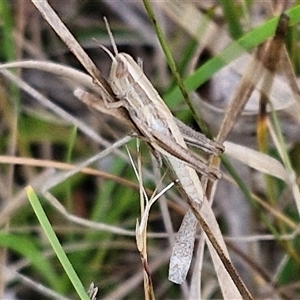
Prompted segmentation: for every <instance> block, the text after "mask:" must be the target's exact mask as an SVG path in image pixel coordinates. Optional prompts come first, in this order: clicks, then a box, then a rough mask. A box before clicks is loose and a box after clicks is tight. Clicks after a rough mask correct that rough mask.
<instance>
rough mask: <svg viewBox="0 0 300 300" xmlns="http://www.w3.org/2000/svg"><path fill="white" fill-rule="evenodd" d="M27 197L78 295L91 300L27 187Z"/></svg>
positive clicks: (35, 198)
mask: <svg viewBox="0 0 300 300" xmlns="http://www.w3.org/2000/svg"><path fill="white" fill-rule="evenodd" d="M26 192H27V197H28V199H29V201H30V204H31V206H32V208H33V210H34V212H35V214H36V216H37V218H38V220H39V222H40V224H41V226H42V228H43V230H44V232H45V234H46V236H47V238H48V240H49V242H50V244H51V246H52V248H53V250H54V252H55V254H56V255H57V257H58V259H59V261H60V262H61V264H62V266H63V268H64V270H65V271H66V273H67V275H68V277H69V279H70V281H71V282H72V284H73V286H74V288H75V290H76V292H77V294H78V295H79V297H80V299H82V300H90V298H89V296H88V295H87V293H86V291H85V289H84V287H83V285H82V283H81V281H80V279H79V278H78V276H77V274H76V272H75V270H74V269H73V266H72V264H71V263H70V261H69V259H68V257H67V255H66V253H65V252H64V250H63V248H62V246H61V244H60V243H59V240H58V238H57V236H56V234H55V232H54V231H53V229H52V226H51V224H50V222H49V220H48V218H47V216H46V214H45V212H44V210H43V207H42V205H41V203H40V201H39V199H38V197H37V195H36V194H35V192H34V190H33V189H32V187H31V186H27V187H26Z"/></svg>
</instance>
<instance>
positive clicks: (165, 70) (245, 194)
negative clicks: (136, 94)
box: [0, 0, 300, 299]
mask: <svg viewBox="0 0 300 300" xmlns="http://www.w3.org/2000/svg"><path fill="white" fill-rule="evenodd" d="M49 2H50V5H51V6H52V7H53V9H54V10H55V11H56V13H57V15H55V14H54V11H52V10H51V7H50V8H49V7H48V6H47V2H46V1H44V0H43V1H41V0H40V1H35V0H32V2H29V1H22V0H19V1H4V0H3V1H1V2H0V17H1V27H0V28H1V38H2V47H1V49H0V59H1V65H0V73H1V81H0V96H1V101H0V115H1V118H0V137H1V138H0V149H1V153H0V168H1V171H0V176H1V177H0V199H1V210H0V222H1V225H2V226H1V231H0V245H1V250H0V259H1V279H0V284H1V286H0V295H1V296H0V298H1V299H35V298H36V299H41V297H42V298H43V299H75V298H76V297H80V298H81V299H96V297H97V299H142V298H145V299H155V298H157V299H219V298H222V299H232V298H236V299H242V298H244V299H246V298H247V299H254V298H255V299H298V298H299V297H300V295H299V294H300V277H299V274H300V256H299V251H298V249H299V244H300V241H299V237H298V233H299V225H298V223H299V214H300V193H299V168H300V165H299V155H300V154H299V149H300V144H299V140H300V134H299V130H300V126H299V125H300V92H299V83H298V77H297V76H298V75H299V72H300V64H299V62H300V56H299V53H300V51H299V47H300V45H299V40H300V34H299V24H300V23H299V21H300V5H296V4H295V3H294V2H293V1H278V2H277V3H276V5H275V4H274V3H273V1H251V2H249V1H150V2H148V1H146V0H145V1H142V0H141V1H121V0H120V1H119V0H118V1H117V0H115V1H109V0H107V1H106V0H103V1H88V0H85V1H71V0H69V1H55V0H53V1H49ZM147 5H148V6H147ZM149 7H150V9H149ZM151 9H153V11H151ZM283 11H285V12H286V14H284V15H281V13H282V12H283ZM153 12H154V14H152V13H153ZM280 15H281V17H280V18H279V16H280ZM103 17H106V18H107V19H108V21H109V24H110V27H111V29H112V32H113V35H114V38H115V41H116V44H117V47H118V51H119V52H126V53H129V54H130V55H131V56H132V57H133V58H134V59H135V60H137V58H141V60H142V62H143V63H142V65H143V71H144V73H145V74H146V75H147V77H148V78H149V79H150V81H151V82H152V84H153V85H154V86H155V88H156V89H157V91H158V92H159V93H160V95H161V96H162V98H163V99H164V101H165V102H166V104H167V105H168V107H169V108H170V110H171V111H172V113H173V114H174V115H175V116H176V117H177V118H178V119H180V120H181V121H183V122H184V123H186V124H188V125H190V126H191V127H192V128H194V129H195V130H197V131H202V132H204V133H205V134H206V135H207V136H209V137H211V138H214V139H215V140H216V141H218V142H220V143H222V144H223V145H224V147H225V151H224V154H222V155H221V156H220V157H218V158H216V157H214V158H212V157H209V156H208V155H206V154H205V153H202V152H201V151H199V150H198V149H196V148H194V147H191V149H193V151H195V152H197V153H198V154H199V155H201V156H202V157H204V158H205V159H206V160H207V163H208V164H213V165H214V167H217V168H220V170H221V171H222V174H223V175H222V178H221V179H219V180H216V181H215V182H210V181H207V178H205V176H202V183H203V187H205V192H206V195H207V197H208V199H209V200H210V203H211V205H212V210H210V211H211V212H212V213H213V218H215V219H217V220H218V224H219V227H220V229H221V232H222V236H219V237H217V238H216V242H217V245H218V243H219V244H221V245H223V244H222V243H223V241H225V243H224V247H225V249H226V251H227V250H228V252H229V256H230V258H231V262H232V264H233V266H234V267H233V268H232V265H231V264H230V263H229V264H228V265H227V261H226V259H222V257H221V260H218V258H217V257H216V255H215V254H214V250H212V247H211V245H210V242H208V241H207V240H206V238H205V234H204V233H203V231H202V230H201V226H198V227H199V228H198V231H197V239H196V243H195V249H194V255H193V260H192V264H191V268H190V270H189V273H188V277H187V280H186V281H185V282H184V283H183V284H182V285H176V284H174V283H171V282H170V281H168V265H169V260H170V256H171V252H172V246H173V243H174V236H175V234H176V231H177V230H178V228H179V226H180V223H181V221H182V218H183V216H184V214H185V213H186V211H187V209H188V204H187V201H186V200H185V199H184V197H183V196H181V195H180V193H179V192H178V191H177V189H176V187H172V186H173V184H174V183H175V182H174V180H173V179H174V178H172V176H169V175H170V172H168V167H167V166H161V165H159V164H158V163H157V161H156V159H155V158H153V157H152V156H151V151H149V148H148V147H147V142H149V141H147V139H146V138H145V137H142V136H139V135H138V136H137V135H133V134H132V128H131V127H130V126H128V123H129V122H128V120H127V119H126V111H125V114H122V112H123V113H124V111H122V109H121V110H109V109H107V108H106V106H105V104H104V103H103V101H102V98H103V97H108V98H109V97H112V98H111V99H113V98H114V95H113V93H112V91H111V89H110V87H109V86H108V84H107V82H106V80H105V79H107V77H108V74H109V70H110V66H111V58H110V57H109V56H108V55H107V53H106V52H105V51H103V49H101V47H99V44H100V45H102V46H104V47H106V48H108V49H111V40H110V39H109V36H108V34H107V28H106V27H105V24H104V20H103ZM154 18H155V21H156V22H154V23H155V24H158V26H159V27H155V26H153V23H151V20H152V21H153V19H154ZM64 24H65V26H66V27H64ZM159 29H161V32H160V30H159ZM68 30H70V32H72V35H71V34H70V32H68ZM55 32H56V34H55ZM73 36H74V37H75V38H73ZM95 40H96V41H95ZM158 40H159V41H160V42H158ZM80 45H81V46H80ZM81 47H82V48H81ZM83 49H84V50H83ZM162 49H164V51H162ZM168 50H169V52H168ZM169 54H171V55H172V58H171V57H170V55H169ZM74 55H75V56H74ZM75 57H76V58H75ZM173 61H174V62H175V64H176V67H177V72H178V73H177V75H178V76H177V75H176V74H175V73H174V66H173V67H172V62H173ZM168 64H169V65H168ZM176 76H177V77H176ZM181 81H182V82H183V87H182V88H181V89H180V88H179V86H180V83H181ZM124 116H125V117H124ZM194 146H195V145H194ZM152 150H153V149H152ZM29 185H30V186H31V187H32V188H33V189H31V188H27V190H25V187H26V186H29ZM26 191H27V194H26ZM34 193H36V194H37V196H38V199H37V198H36V196H35V194H34ZM27 196H29V198H30V201H31V202H30V201H29V200H28V197H27ZM148 198H149V199H148ZM39 201H40V202H39ZM30 203H31V204H32V205H30ZM40 204H41V206H40ZM208 209H210V207H209V208H207V210H208ZM43 210H44V211H45V212H46V216H47V217H46V216H45V215H43ZM206 214H208V213H207V211H203V209H202V210H201V212H200V215H201V216H202V215H203V216H204V219H205V218H207V217H206ZM201 216H200V217H201ZM37 217H38V218H39V221H38V219H37ZM47 218H48V219H49V220H50V223H49V224H48V223H47ZM137 220H138V221H137ZM205 220H206V219H205ZM50 224H51V225H50ZM201 224H202V223H201ZM48 225H49V227H50V228H49V227H47V226H48ZM202 226H203V224H202ZM219 227H218V228H217V229H215V228H211V229H212V233H213V236H214V233H215V230H216V232H219V231H218V230H219ZM52 229H53V230H54V232H55V233H56V236H57V237H58V240H59V242H60V244H61V245H62V246H63V247H62V249H63V250H62V249H60V248H59V245H58V244H55V243H56V242H58V240H57V241H56V240H55V237H53V236H52V239H51V238H50V242H49V240H48V239H49V232H51V230H52ZM205 232H206V234H207V235H209V234H208V233H207V231H205ZM50 235H51V234H50ZM209 240H210V241H213V238H209ZM225 244H226V246H225ZM51 245H52V246H53V245H56V246H54V250H53V248H52V247H51ZM213 247H214V249H216V248H217V246H215V245H213ZM60 251H62V252H63V253H62V254H61V255H62V256H59V255H60V254H59V253H61V252H60ZM226 251H225V254H226ZM217 252H218V251H217ZM65 254H66V257H68V259H69V261H70V263H71V264H70V265H68V262H66V261H67V258H66V257H64V255H65ZM219 254H220V253H219V252H218V255H219ZM57 256H58V257H59V259H57ZM226 256H227V254H226V255H225V258H226ZM61 257H63V258H61ZM65 262H66V265H67V267H66V265H64V263H65ZM62 265H63V266H64V267H62ZM73 269H74V270H75V272H76V273H77V275H78V277H79V278H77V279H76V275H75V274H73V273H72V272H73V271H72V270H73ZM73 276H74V277H73ZM235 276H236V277H235ZM76 280H78V281H76ZM92 283H93V285H91V284H92ZM89 287H90V291H89V293H88V294H89V295H87V294H86V292H85V290H88V289H89ZM248 291H249V292H248ZM76 292H77V294H78V295H76ZM241 295H242V296H241ZM9 297H11V298H9Z"/></svg>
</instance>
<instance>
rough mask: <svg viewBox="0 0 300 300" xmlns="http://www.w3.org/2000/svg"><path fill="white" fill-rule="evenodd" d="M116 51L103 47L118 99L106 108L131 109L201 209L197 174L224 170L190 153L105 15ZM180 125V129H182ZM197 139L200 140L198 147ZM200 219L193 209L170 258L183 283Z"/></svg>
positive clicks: (174, 277)
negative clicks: (120, 46) (119, 44)
mask: <svg viewBox="0 0 300 300" xmlns="http://www.w3.org/2000/svg"><path fill="white" fill-rule="evenodd" d="M105 23H106V26H107V30H108V33H109V35H110V39H111V43H112V46H113V51H114V54H112V53H111V52H110V51H109V50H108V49H107V48H105V47H104V46H101V47H102V49H104V51H105V52H107V53H108V55H109V56H110V58H111V59H112V65H111V70H110V74H109V77H108V83H109V85H110V87H111V89H112V91H113V93H114V94H115V96H116V98H117V99H118V101H117V102H114V103H111V102H108V101H107V100H106V99H105V98H104V99H103V100H104V102H105V105H106V106H107V108H120V107H123V108H125V109H126V110H127V111H128V115H129V117H130V119H131V120H130V121H131V123H133V124H134V126H135V128H136V130H137V131H138V134H139V135H141V136H142V137H143V138H144V139H145V140H146V142H147V143H148V144H149V146H150V149H151V150H152V152H153V153H154V155H155V156H156V157H160V155H162V156H163V157H164V159H165V160H166V161H167V163H168V165H169V167H170V168H171V169H172V171H173V172H174V174H175V176H176V177H177V178H178V183H179V185H180V190H181V191H182V192H183V193H184V194H185V196H186V197H188V198H189V200H190V201H192V202H193V203H195V204H197V205H198V206H199V207H200V205H201V203H202V202H203V199H204V197H205V193H204V190H203V188H202V184H201V182H200V180H199V177H198V175H197V172H198V173H200V174H202V175H205V176H207V177H208V178H209V179H211V180H215V179H218V178H220V176H221V173H220V171H218V170H216V169H214V168H212V167H210V166H208V165H207V164H206V163H205V162H204V161H203V159H201V158H200V157H199V156H197V155H196V154H195V153H193V152H191V151H190V150H189V149H188V147H187V145H186V143H185V141H184V137H183V135H182V133H181V130H182V131H184V132H185V133H188V132H189V127H187V126H186V125H184V124H183V123H181V122H180V121H176V120H175V118H174V117H173V115H172V113H171V112H170V110H169V108H168V107H167V106H166V104H165V103H164V101H163V100H162V98H161V97H160V96H159V94H158V92H157V91H156V89H155V88H154V87H153V85H152V84H151V83H150V81H149V80H148V78H147V77H146V76H145V74H144V72H143V70H142V67H141V64H138V63H136V62H135V61H134V59H133V58H132V57H131V56H130V55H128V54H126V53H119V52H118V50H117V46H116V43H115V42H114V39H113V35H112V33H111V31H110V28H109V25H108V22H107V20H106V19H105ZM180 128H181V130H180ZM197 137H200V138H201V141H200V145H199V141H197V140H196V138H197ZM188 140H189V141H190V142H192V143H194V144H198V145H199V147H200V148H202V149H203V150H204V151H206V152H208V153H211V154H214V155H217V154H220V153H222V152H223V146H222V145H220V144H218V143H216V142H213V141H211V140H210V139H208V138H206V137H205V136H204V135H196V136H194V137H190V138H188ZM196 226H197V220H196V218H195V216H194V214H193V213H192V212H191V211H190V210H189V211H188V212H187V214H186V215H185V217H184V219H183V222H182V225H181V227H180V229H179V231H178V233H177V236H176V240H175V245H174V248H173V253H172V257H171V260H170V269H169V279H170V280H171V281H173V282H175V283H179V284H180V283H182V282H183V281H184V280H185V278H186V275H187V272H188V269H189V266H190V262H191V258H192V253H193V247H194V240H195V234H196Z"/></svg>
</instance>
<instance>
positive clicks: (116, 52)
mask: <svg viewBox="0 0 300 300" xmlns="http://www.w3.org/2000/svg"><path fill="white" fill-rule="evenodd" d="M103 19H104V22H105V26H106V29H107V32H108V35H109V38H110V42H111V45H112V47H113V50H114V53H115V55H118V54H119V52H118V48H117V45H116V41H115V39H114V36H113V34H112V32H111V30H110V27H109V24H108V21H107V19H106V17H104V18H103Z"/></svg>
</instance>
